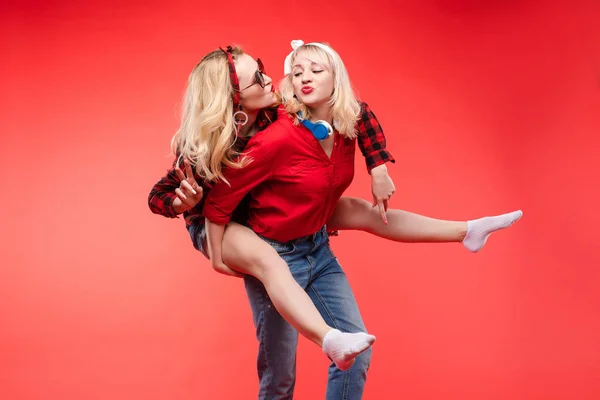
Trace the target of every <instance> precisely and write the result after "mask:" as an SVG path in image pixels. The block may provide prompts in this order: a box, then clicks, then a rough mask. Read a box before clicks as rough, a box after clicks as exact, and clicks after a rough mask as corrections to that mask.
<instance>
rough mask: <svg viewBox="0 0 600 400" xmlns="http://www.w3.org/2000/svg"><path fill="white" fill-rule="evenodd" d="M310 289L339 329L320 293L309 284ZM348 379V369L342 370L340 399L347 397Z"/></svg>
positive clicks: (343, 399)
mask: <svg viewBox="0 0 600 400" xmlns="http://www.w3.org/2000/svg"><path fill="white" fill-rule="evenodd" d="M310 290H312V292H313V293H314V294H315V296H317V299H319V302H320V303H321V304H322V305H323V309H324V310H325V311H326V312H327V315H328V316H329V318H331V320H332V321H333V326H334V328H335V329H338V330H339V324H338V322H337V321H336V319H335V318H334V317H333V314H331V311H330V310H329V307H327V304H326V303H325V302H324V301H323V298H322V297H321V294H320V293H319V291H318V290H317V289H316V288H315V287H314V286H311V288H310ZM349 379H350V372H349V371H344V383H343V386H342V387H343V392H342V394H343V396H342V400H345V399H347V398H348V387H349V386H350V385H349V384H348V380H349Z"/></svg>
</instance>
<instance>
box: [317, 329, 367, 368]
mask: <svg viewBox="0 0 600 400" xmlns="http://www.w3.org/2000/svg"><path fill="white" fill-rule="evenodd" d="M374 342H375V336H373V335H369V334H368V333H365V332H358V333H343V332H340V331H339V330H337V329H332V330H330V331H329V332H327V334H326V335H325V338H324V339H323V353H325V354H326V355H327V356H328V357H329V358H330V359H331V361H333V362H334V363H335V365H336V366H337V367H338V368H339V369H341V370H342V371H345V370H347V369H349V368H350V367H351V366H352V364H354V359H355V358H356V356H358V355H359V354H360V353H362V352H363V351H365V350H367V349H368V348H369V347H371V345H372V344H373V343H374Z"/></svg>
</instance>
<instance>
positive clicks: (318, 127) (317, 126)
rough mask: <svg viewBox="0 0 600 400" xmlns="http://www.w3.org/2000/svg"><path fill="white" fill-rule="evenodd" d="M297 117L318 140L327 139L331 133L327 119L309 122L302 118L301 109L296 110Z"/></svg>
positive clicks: (331, 129)
mask: <svg viewBox="0 0 600 400" xmlns="http://www.w3.org/2000/svg"><path fill="white" fill-rule="evenodd" d="M298 119H299V120H300V122H301V123H302V125H304V126H305V127H306V128H307V129H308V130H309V131H311V132H312V134H313V136H314V137H316V138H317V139H319V140H324V139H327V138H328V137H329V136H330V135H331V134H332V133H333V128H332V127H331V125H329V123H328V122H327V121H323V120H319V121H317V122H311V121H309V120H307V119H304V118H302V111H298Z"/></svg>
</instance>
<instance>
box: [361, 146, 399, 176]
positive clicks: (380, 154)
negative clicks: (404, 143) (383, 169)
mask: <svg viewBox="0 0 600 400" xmlns="http://www.w3.org/2000/svg"><path fill="white" fill-rule="evenodd" d="M365 162H366V164H367V171H369V174H370V173H371V170H372V169H373V168H375V167H379V166H380V165H383V164H385V163H386V162H392V163H395V162H396V160H395V159H394V156H392V153H390V152H389V151H387V150H377V151H375V152H373V153H371V154H368V155H367V156H365Z"/></svg>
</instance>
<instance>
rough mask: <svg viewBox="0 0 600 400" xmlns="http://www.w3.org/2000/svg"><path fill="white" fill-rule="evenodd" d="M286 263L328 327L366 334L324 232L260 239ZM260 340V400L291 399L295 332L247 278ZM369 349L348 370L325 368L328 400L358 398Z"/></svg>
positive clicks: (260, 287)
mask: <svg viewBox="0 0 600 400" xmlns="http://www.w3.org/2000/svg"><path fill="white" fill-rule="evenodd" d="M263 240H265V241H266V242H268V243H269V244H270V245H271V246H273V247H274V248H275V250H277V252H278V253H279V255H280V256H281V257H282V258H283V259H284V260H285V261H286V262H287V263H288V265H289V268H290V270H291V272H292V275H293V276H294V278H295V279H296V282H298V284H299V285H300V286H301V287H302V288H303V289H304V290H306V292H307V293H308V295H309V296H310V298H311V299H312V301H313V303H314V304H315V306H316V307H317V309H318V310H319V312H320V313H321V315H322V316H323V318H324V319H325V322H327V324H328V325H330V326H332V327H334V328H337V329H339V330H340V331H342V332H366V331H367V330H366V328H365V325H364V323H363V321H362V317H361V315H360V312H359V310H358V306H357V304H356V300H355V298H354V294H353V293H352V289H351V288H350V285H349V283H348V279H347V278H346V274H345V273H344V271H343V269H342V267H341V266H340V264H339V263H338V261H337V259H336V258H335V256H334V255H333V253H332V252H331V249H330V247H329V238H328V236H327V232H326V230H325V228H323V229H321V230H320V231H319V232H317V233H315V234H314V235H311V236H307V237H304V238H301V239H296V240H293V241H290V242H286V243H281V242H277V241H274V240H270V239H266V238H263ZM244 280H245V285H246V292H247V293H248V299H249V300H250V306H251V308H252V316H253V319H254V326H255V327H256V337H257V339H258V341H259V343H260V344H259V350H258V375H259V380H260V391H259V396H258V397H259V399H261V400H263V399H264V400H279V399H292V396H293V392H294V384H295V381H296V346H297V344H298V332H297V331H296V330H295V329H294V328H293V327H292V326H291V325H290V324H288V323H287V322H286V321H285V320H284V319H283V318H282V317H281V316H280V315H279V313H278V312H277V310H276V309H275V307H274V306H273V303H272V302H271V300H270V299H269V296H268V295H267V292H266V291H265V288H264V286H263V285H262V283H261V282H260V281H258V280H257V279H256V278H253V277H251V276H248V277H245V278H244ZM370 360H371V349H369V350H367V351H365V352H364V353H362V354H361V355H359V356H358V357H357V358H356V362H355V364H354V365H353V366H352V367H351V368H350V369H349V370H347V371H341V370H339V369H338V368H337V367H336V366H335V364H333V363H331V365H330V366H329V379H328V382H327V392H326V399H328V400H346V399H348V400H350V399H360V398H362V393H363V389H364V385H365V380H366V377H367V370H368V368H369V364H370Z"/></svg>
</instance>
